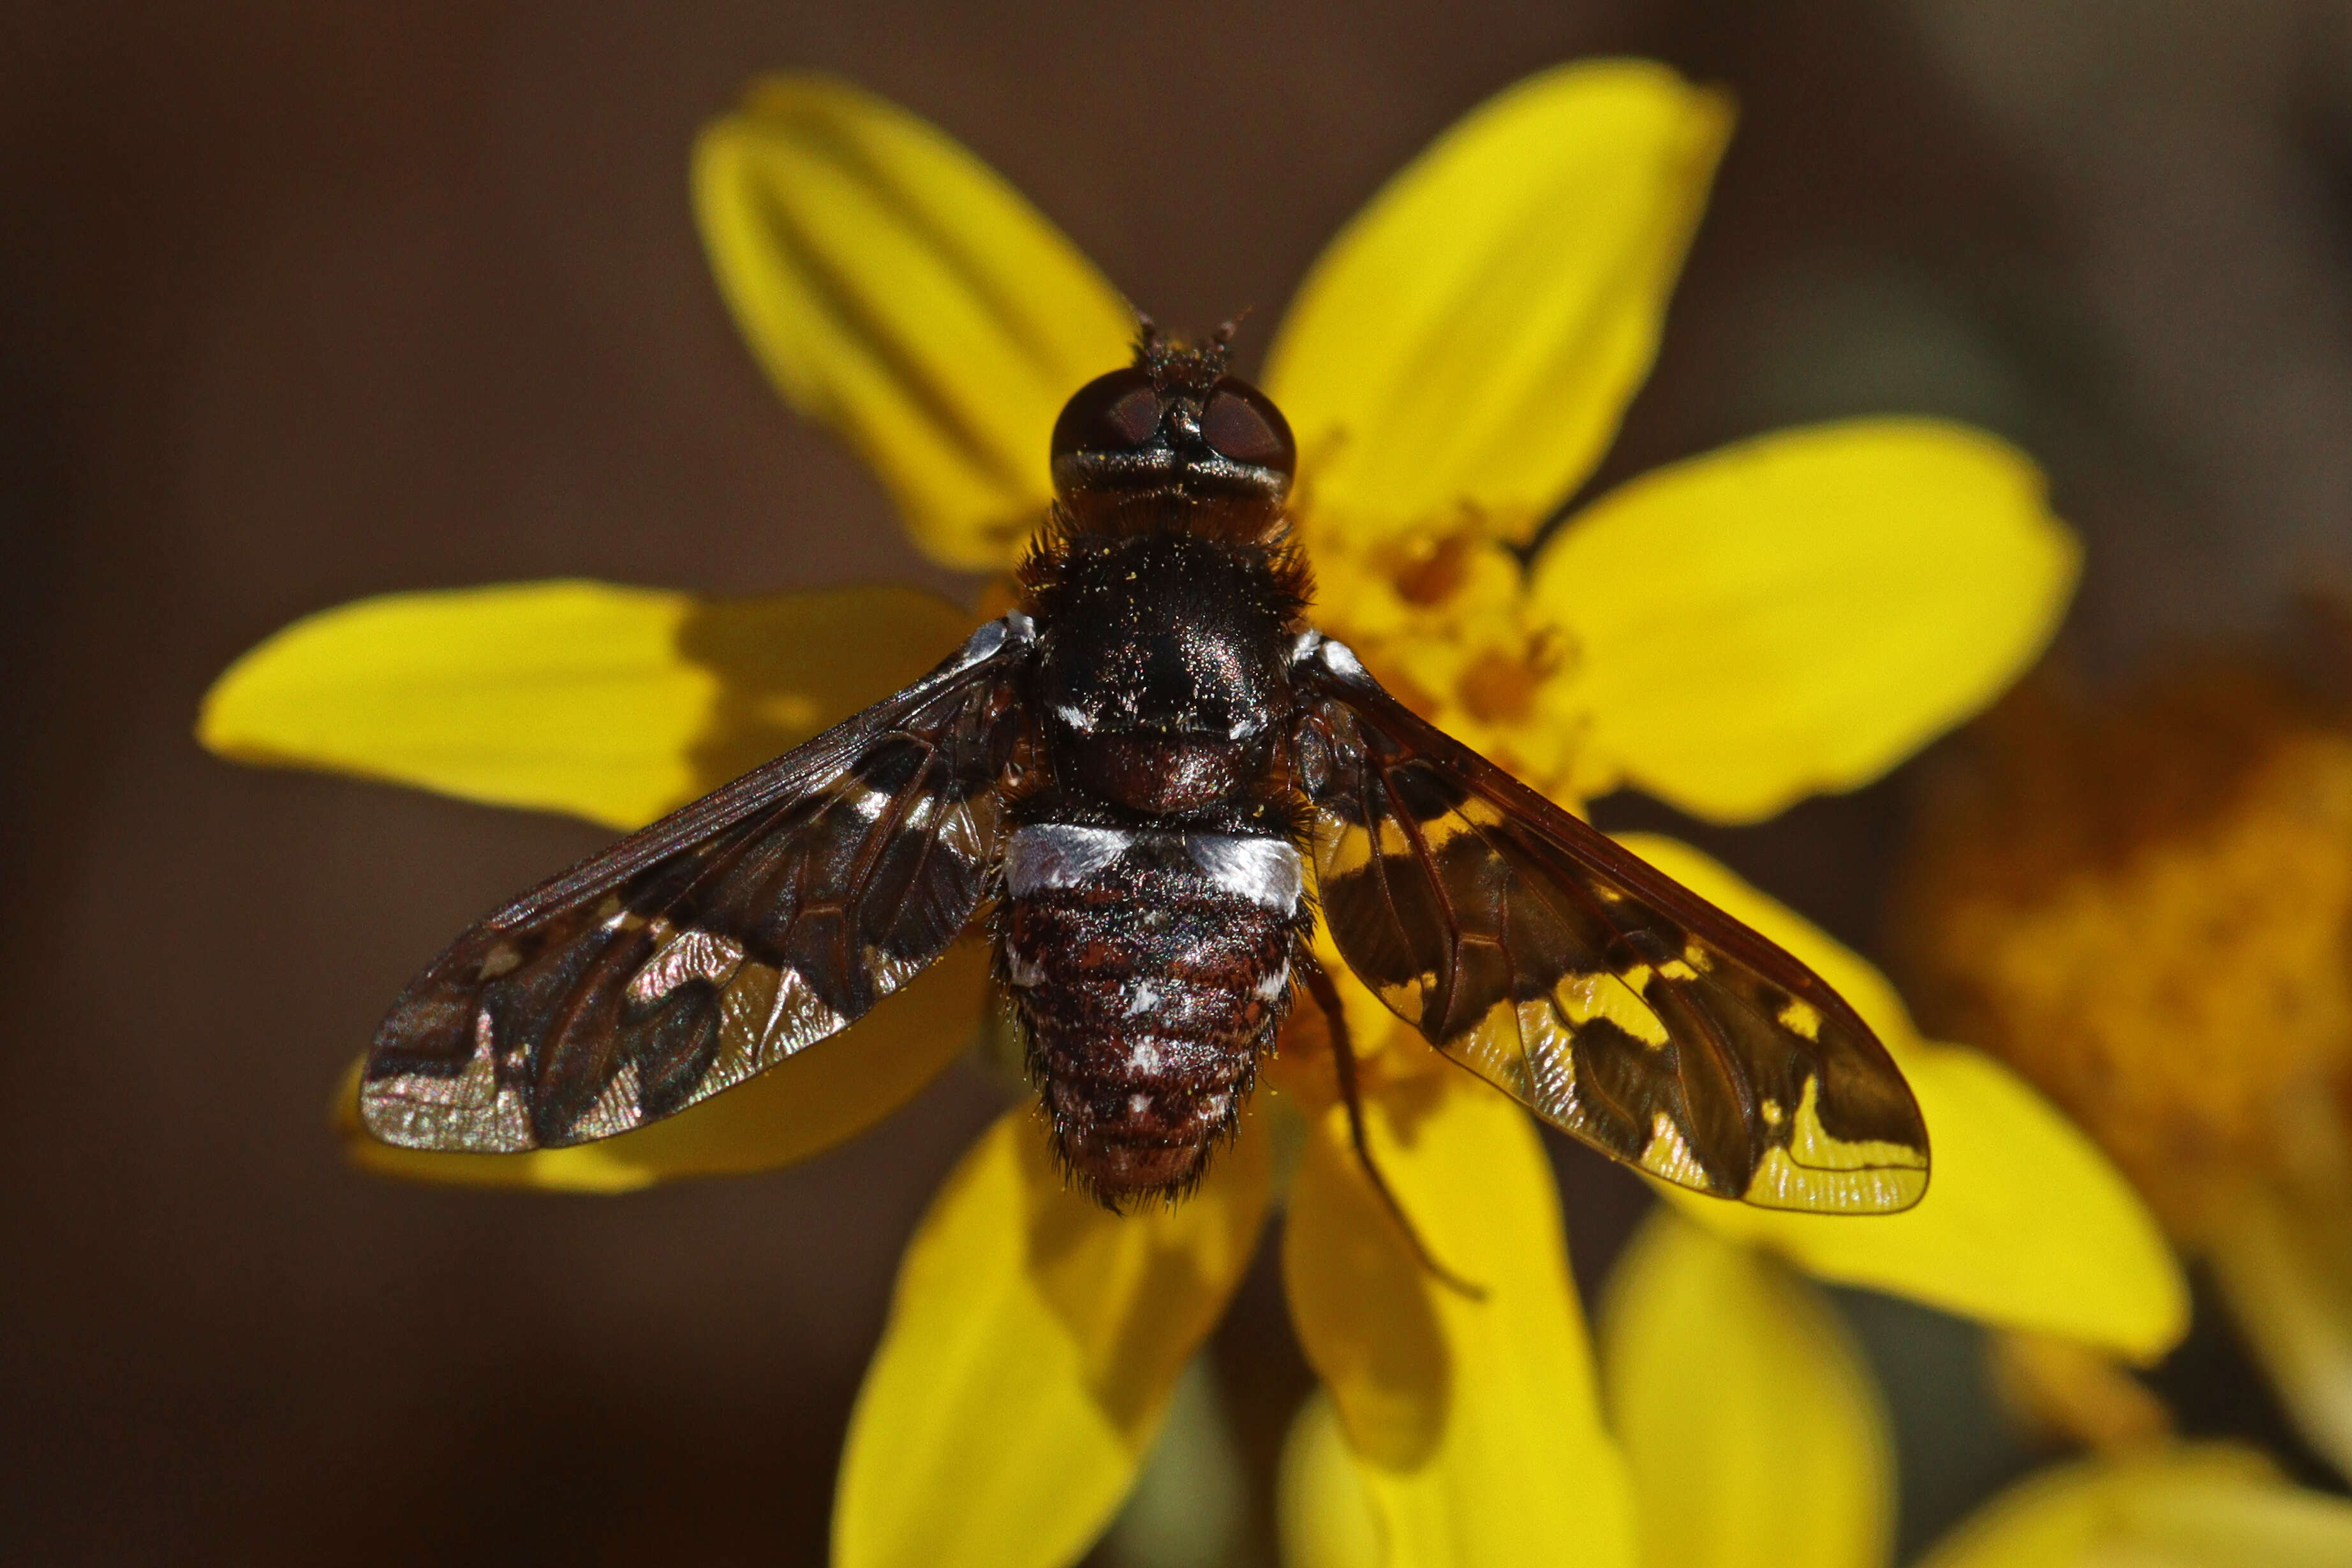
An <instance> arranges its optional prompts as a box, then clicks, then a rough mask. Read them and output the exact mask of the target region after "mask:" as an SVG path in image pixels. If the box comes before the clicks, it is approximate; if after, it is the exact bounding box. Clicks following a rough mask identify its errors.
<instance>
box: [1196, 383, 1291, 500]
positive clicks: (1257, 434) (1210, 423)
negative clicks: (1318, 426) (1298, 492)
mask: <svg viewBox="0 0 2352 1568" xmlns="http://www.w3.org/2000/svg"><path fill="white" fill-rule="evenodd" d="M1201 435H1202V438H1203V439H1205V440H1206V441H1207V442H1208V443H1209V445H1210V446H1211V447H1214V448H1215V449H1216V450H1217V451H1218V452H1220V453H1222V454H1223V456H1225V457H1228V458H1232V459H1233V460H1234V462H1236V463H1247V464H1249V465H1251V466H1252V467H1253V468H1272V469H1274V470H1275V471H1276V473H1279V474H1281V475H1283V476H1284V477H1285V478H1288V477H1289V476H1290V475H1291V474H1292V473H1293V472H1295V471H1296V470H1297V467H1298V448H1297V446H1296V445H1295V444H1294V443H1293V442H1292V440H1291V438H1290V421H1288V420H1287V419H1285V418H1284V417H1283V416H1282V410H1281V409H1279V408H1276V406H1275V405H1274V400H1273V399H1272V398H1270V397H1268V396H1267V395H1265V393H1263V392H1260V391H1259V390H1258V389H1257V388H1256V387H1255V386H1252V385H1251V384H1249V383H1248V382H1245V381H1244V380H1242V379H1241V378H1239V377H1238V376H1231V375H1227V376H1220V377H1219V378H1218V380H1217V384H1216V387H1215V389H1214V390H1213V391H1212V392H1211V393H1210V394H1209V401H1208V404H1207V405H1206V406H1204V407H1203V408H1202V410H1201Z"/></svg>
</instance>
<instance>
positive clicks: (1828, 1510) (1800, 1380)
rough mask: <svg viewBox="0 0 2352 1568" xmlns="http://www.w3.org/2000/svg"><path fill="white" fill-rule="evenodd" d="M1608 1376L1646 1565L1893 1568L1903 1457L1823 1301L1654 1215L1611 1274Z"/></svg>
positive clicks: (1604, 1325)
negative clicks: (1898, 1459)
mask: <svg viewBox="0 0 2352 1568" xmlns="http://www.w3.org/2000/svg"><path fill="white" fill-rule="evenodd" d="M1601 1372H1602V1383H1603V1386H1604V1387H1605V1388H1606V1390H1607V1392H1608V1404H1609V1424H1610V1426H1611V1429H1612V1430H1613V1431H1614V1432H1615V1433H1616V1434H1617V1440H1618V1442H1619V1443H1620V1444H1621V1445H1622V1447H1623V1448H1624V1451H1625V1462H1626V1466H1627V1468H1629V1469H1630V1470H1631V1471H1632V1472H1633V1495H1634V1498H1635V1500H1636V1501H1637V1502H1638V1504H1639V1505H1640V1506H1639V1510H1638V1518H1639V1520H1640V1522H1641V1538H1642V1562H1643V1563H1644V1564H1645V1565H1647V1568H1878V1565H1879V1564H1881V1563H1885V1561H1886V1557H1887V1552H1888V1548H1889V1542H1890V1540H1891V1530H1892V1525H1893V1520H1894V1510H1895V1449H1894V1439H1893V1436H1892V1435H1891V1434H1890V1432H1889V1430H1888V1425H1887V1417H1886V1412H1885V1406H1884V1405H1883V1404H1882V1403H1881V1401H1880V1399H1879V1396H1878V1388H1877V1384H1875V1383H1874V1381H1873V1380H1872V1378H1871V1374H1870V1370H1869V1367H1868V1365H1867V1364H1866V1363H1864V1361H1863V1359H1862V1352H1861V1351H1860V1349H1859V1348H1858V1347H1857V1346H1856V1345H1855V1344H1854V1342H1853V1336H1852V1335H1850V1334H1849V1333H1848V1332H1847V1331H1846V1330H1845V1326H1844V1325H1843V1323H1841V1322H1840V1321H1838V1317H1837V1314H1836V1313H1835V1312H1833V1311H1832V1310H1830V1307H1829V1304H1828V1303H1827V1302H1826V1301H1824V1300H1822V1298H1821V1294H1820V1292H1818V1291H1817V1290H1815V1289H1813V1288H1812V1287H1811V1286H1810V1285H1807V1284H1806V1283H1805V1282H1804V1281H1803V1280H1802V1279H1799V1278H1798V1277H1797V1276H1796V1275H1794V1274H1791V1273H1790V1272H1789V1271H1788V1270H1787V1269H1786V1268H1783V1267H1781V1266H1780V1264H1778V1263H1776V1262H1774V1261H1773V1260H1771V1259H1770V1258H1766V1257H1764V1256H1762V1255H1761V1254H1759V1253H1757V1252H1755V1251H1754V1250H1752V1249H1750V1248H1748V1247H1735V1246H1732V1245H1730V1244H1728V1243H1727V1242H1725V1241H1722V1240H1720V1239H1718V1238H1717V1237H1715V1236H1713V1235H1710V1234H1709V1233H1708V1232H1707V1231H1706V1229H1704V1228H1703V1227H1701V1226H1695V1225H1691V1224H1689V1223H1688V1222H1686V1221H1685V1220H1682V1219H1679V1218H1676V1217H1675V1215H1674V1214H1673V1213H1672V1211H1670V1210H1666V1209H1658V1210H1654V1211H1653V1213H1652V1215H1651V1216H1650V1218H1649V1219H1648V1220H1647V1221H1646V1222H1645V1223H1644V1225H1643V1228H1642V1230H1641V1231H1640V1232H1639V1233H1638V1234H1637V1235H1636V1236H1635V1237H1634V1240H1633V1246H1632V1247H1630V1248H1628V1249H1627V1251H1626V1253H1625V1255H1624V1257H1623V1258H1621V1259H1620V1260H1619V1262H1618V1264H1617V1268H1616V1270H1615V1272H1614V1273H1613V1274H1612V1276H1611V1277H1610V1284H1609V1297H1608V1301H1607V1304H1606V1306H1605V1307H1604V1309H1603V1311H1602V1318H1601Z"/></svg>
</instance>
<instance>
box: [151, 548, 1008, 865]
mask: <svg viewBox="0 0 2352 1568" xmlns="http://www.w3.org/2000/svg"><path fill="white" fill-rule="evenodd" d="M971 620H972V617H971V616H970V615H969V614H968V613H967V612H965V611H963V610H961V609H958V608H957V607H956V606H955V605H951V604H950V603H948V602H947V601H946V600H944V599H941V598H939V597H937V596H936V595H929V594H925V593H921V592H919V591H918V590H916V589H912V588H888V587H886V588H854V589H832V590H827V591H824V592H822V593H814V594H779V595H774V596H772V597H769V598H761V599H740V600H720V601H708V600H699V599H696V598H694V597H692V596H691V595H685V594H672V593H662V592H657V591H656V590H653V589H650V588H625V587H616V586H614V585H612V584H604V583H583V582H555V583H517V584H503V585H500V586H496V587H487V588H460V589H454V590H451V591H448V592H446V593H423V594H392V595H385V596H383V597H382V598H376V599H362V600H360V601H359V602H357V603H356V604H350V605H341V606H339V607H337V608H335V609H331V610H323V611H320V613H319V614H317V615H315V616H309V617H307V618H306V619H303V620H299V621H297V622H295V623H294V624H293V625H292V626H288V627H286V628H285V629H284V630H283V631H280V632H278V634H277V635H275V636H274V637H270V638H268V640H267V641H265V642H263V643H261V644H260V645H259V646H258V647H255V648H254V649H252V650H251V651H250V652H248V653H247V654H246V655H245V656H244V657H243V658H240V659H238V660H237V661H236V663H235V664H233V665H231V666H230V667H229V668H228V669H227V671H226V673H224V674H223V675H222V676H221V678H220V679H219V680H218V681H216V682H215V683H214V686H213V689H212V690H211V691H209V692H207V693H206V694H205V702H204V709H203V712H202V714H201V715H200V716H199V718H198V719H197V721H196V736H197V738H198V739H199V740H201V741H202V742H204V743H205V745H206V746H208V747H210V748H211V749H212V750H213V751H215V752H219V753H220V754H221V755H222V756H225V757H231V758H234V759H236V761H238V762H245V763H267V764H272V765H277V766H287V767H308V768H321V769H325V770H328V771H330V772H333V773H358V774H361V775H362V776H363V777H368V778H379V779H388V780H391V781H393V782H395V783H399V784H415V785H418V786H420V787H422V788H425V789H430V790H436V791H438V792H440V793H441V794H444V795H457V796H458V797H460V798H462V799H466V800H478V801H484V802H488V803H489V804H491V805H520V806H534V807H538V808H540V809H542V810H547V811H563V812H570V813H572V814H573V815H574V816H584V817H587V818H589V819H590V820H591V821H593V822H602V823H606V824H609V825H610V826H614V827H636V826H641V825H643V824H645V823H646V822H649V821H651V820H652V819H653V818H655V817H656V816H660V815H661V814H662V813H664V812H666V811H668V810H670V809H672V808H673V807H676V806H678V805H684V804H686V803H687V802H688V801H689V800H692V799H694V798H695V797H697V796H698V795H705V794H707V793H709V791H711V790H713V789H716V788H717V787H718V786H719V785H720V784H724V783H726V782H727V781H728V780H730V779H731V778H734V777H737V776H738V775H740V774H741V773H747V772H749V771H750V770H751V768H752V767H754V766H756V765H758V764H759V763H763V762H765V761H767V760H768V759H769V758H770V757H772V756H774V755H776V754H777V753H779V752H783V751H786V750H789V749H790V748H791V747H793V746H795V745H798V744H799V743H800V742H803V741H804V740H806V739H808V738H809V737H810V736H812V735H814V734H815V733H817V732H818V731H821V730H824V729H826V728H828V727H829V726H831V725H833V724H835V723H838V722H839V721H841V720H843V719H845V718H846V717H848V716H849V715H850V714H852V713H854V712H856V710H859V709H860V708H863V707H865V706H866V704H868V703H870V702H873V701H874V700H877V699H878V698H881V697H884V696H887V694H889V693H890V692H891V691H894V690H896V689H898V688H899V687H901V686H904V685H906V684H907V683H908V682H909V681H911V680H913V679H915V678H916V677H917V676H919V675H920V674H922V673H923V671H925V670H926V669H928V668H930V667H931V666H932V665H933V664H935V663H937V662H938V661H939V660H940V658H944V657H945V656H946V655H947V654H948V653H949V651H950V650H951V649H952V648H953V647H955V646H956V641H957V639H958V638H960V637H962V636H963V635H965V634H966V633H967V632H968V631H969V630H970V629H971Z"/></svg>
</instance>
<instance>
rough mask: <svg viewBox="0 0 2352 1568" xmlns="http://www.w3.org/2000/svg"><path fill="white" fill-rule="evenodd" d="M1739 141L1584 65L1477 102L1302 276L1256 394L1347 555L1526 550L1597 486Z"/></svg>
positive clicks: (1695, 102)
mask: <svg viewBox="0 0 2352 1568" xmlns="http://www.w3.org/2000/svg"><path fill="white" fill-rule="evenodd" d="M1730 130H1731V107H1730V102H1729V100H1728V99H1727V98H1726V97H1725V96H1724V95H1723V94H1721V93H1718V92H1711V91H1707V90H1704V89H1698V88H1694V87H1692V86H1691V85H1690V84H1689V83H1687V82H1685V81H1684V80H1683V79H1682V78H1680V77H1678V76H1676V75H1675V73H1674V72H1673V71H1672V70H1670V69H1668V68H1666V67H1664V66H1662V65H1656V64H1654V63H1651V62H1649V61H1644V60H1587V61H1579V62H1577V63H1575V64H1572V65H1566V66H1560V67H1558V68H1554V69H1551V70H1548V71H1545V72H1543V73H1542V74H1540V75H1538V76H1534V77H1530V78H1528V79H1527V80H1525V81H1522V82H1520V83H1518V84H1517V86H1515V87H1511V88H1509V89H1506V90H1505V91H1503V92H1501V93H1499V94H1497V95H1496V97H1494V98H1492V99H1489V100H1487V101H1486V103H1484V104H1482V105H1480V106H1479V107H1478V108H1477V109H1475V110H1473V111H1472V112H1471V113H1470V115H1469V116H1468V117H1467V118H1465V119H1464V120H1463V121H1460V122H1459V123H1458V124H1456V125H1455V126H1454V128H1453V129H1451V130H1450V131H1448V132H1445V133H1444V135H1443V136H1441V137H1439V138H1438V140H1437V141H1436V142H1434V143H1433V144H1432V145H1431V146H1430V148H1429V150H1428V151H1427V152H1425V153H1423V154H1422V155H1421V156H1420V157H1419V158H1418V159H1416V160H1415V161H1414V162H1413V163H1411V164H1409V165H1407V166H1406V168H1405V169H1404V170H1403V171H1402V173H1400V174H1397V175H1396V177H1395V178H1393V179H1392V180H1391V181H1390V182H1389V184H1387V186H1386V187H1385V188H1383V189H1382V190H1381V192H1380V194H1379V195H1376V196H1374V197H1373V198H1372V200H1371V203H1370V205H1368V206H1366V207H1365V208H1364V210H1363V211H1362V212H1360V214H1358V215H1357V216H1356V217H1355V218H1354V219H1353V220H1352V221H1351V222H1349V225H1348V226H1347V227H1346V228H1344V229H1342V230H1341V231H1340V232H1339V236H1338V237H1337V238H1335V239H1334V240H1333V241H1332V242H1331V244H1330V246H1329V247H1328V249H1326V250H1325V251H1324V253H1323V255H1322V257H1321V258H1320V259H1319V260H1318V261H1317V262H1316V264H1315V267H1314V269H1313V270H1312V271H1311V272H1309V273H1308V274H1307V281H1306V282H1305V284H1304V285H1302V286H1301V288H1300V289H1299V293H1298V297H1297V300H1295V301H1294V302H1293V304H1292V305H1291V308H1290V313H1289V315H1288V316H1287V317H1286V319H1285V320H1284V321H1283V324H1282V328H1281V331H1280V332H1279V333H1278V334H1277V335H1276V340H1275V342H1274V346H1273V348H1272V349H1271V351H1270V352H1269V353H1268V356H1267V361H1266V371H1265V384H1266V390H1267V391H1268V392H1269V393H1271V394H1272V395H1273V396H1274V398H1275V400H1276V402H1278V403H1279V404H1281V405H1282V407H1283V412H1284V413H1285V414H1286V415H1287V416H1289V419H1290V423H1291V426H1292V428H1293V429H1294V430H1295V431H1296V432H1297V437H1298V441H1299V452H1300V459H1301V460H1300V467H1301V469H1302V471H1303V472H1304V473H1305V474H1306V475H1307V490H1306V494H1307V498H1308V499H1309V500H1310V502H1311V506H1312V510H1313V512H1314V514H1315V515H1318V516H1319V515H1322V514H1323V513H1325V512H1326V511H1327V510H1328V513H1329V514H1330V515H1331V516H1332V517H1334V518H1337V519H1339V520H1341V521H1343V522H1344V524H1345V526H1346V528H1347V529H1348V531H1349V533H1350V534H1351V535H1355V534H1359V533H1361V532H1367V531H1368V532H1370V533H1373V534H1389V533H1396V532H1400V531H1404V530H1406V529H1409V528H1412V527H1414V526H1416V525H1422V526H1436V527H1445V526H1448V525H1451V524H1452V523H1453V522H1454V521H1455V520H1456V519H1457V517H1458V516H1459V514H1460V513H1461V511H1462V510H1463V509H1464V508H1465V506H1467V507H1472V508H1475V509H1476V510H1479V511H1481V512H1484V513H1485V514H1486V517H1487V520H1488V522H1489V524H1490V526H1492V527H1494V528H1496V529H1497V530H1499V531H1503V532H1505V533H1507V534H1509V535H1510V536H1512V537H1514V538H1524V537H1526V536H1527V535H1528V533H1529V532H1530V531H1532V530H1533V529H1534V528H1535V526H1536V524H1538V522H1540V521H1542V520H1543V518H1544V517H1545V515H1546V514H1548V513H1549V511H1550V510H1551V509H1552V508H1553V507H1555V506H1557V505H1559V502H1560V501H1561V500H1563V499H1565V497H1566V496H1567V495H1568V493H1569V491H1570V490H1571V489H1574V488H1575V486H1576V484H1577V482H1578V481H1579V480H1580V479H1582V478H1583V477H1584V476H1585V475H1586V474H1587V473H1589V472H1590V471H1591V468H1592V467H1593V465H1594V463H1595V462H1597V461H1598V460H1599V458H1600V456H1601V452H1602V451H1604V450H1605V449H1606V448H1607V447H1608V445H1609V443H1610V441H1611V440H1612V438H1613V437H1615V435H1616V432H1617V424H1618V420H1619V418H1620V416H1622V414H1623V412H1624V408H1625V405H1626V402H1627V401H1628V400H1629V399H1630V398H1631V397H1632V396H1633V391H1634V388H1636V387H1637V386H1639V385H1640V384H1641V382H1642V378H1643V376H1644V375H1646V374H1648V373H1649V368H1650V362H1651V359H1652V357H1653V355H1654V353H1655V352H1656V348H1657V340H1658V331H1659V323H1660V321H1662V319H1663V318H1664V313H1665V305H1666V297H1667V295H1668V294H1669V293H1670V292H1671V291H1672V289H1673V288H1674V280H1675V274H1676V273H1677V272H1678V271H1679V270H1680V268H1681V266H1682V259H1683V253H1684V251H1685V248H1686V247H1688V245H1689V243H1690V237H1691V234H1692V232H1693V230H1694V229H1696V226H1697V224H1698V217H1699V212H1700V210H1701V208H1702V207H1703V206H1704V205H1705V203H1706V191H1707V185H1708V183H1709V182H1710V181H1711V180H1712V179H1713V177H1714V174H1715V165H1716V160H1717V158H1718V157H1719V156H1721V154H1722V152H1723V146H1724V142H1725V141H1726V139H1727V137H1728V136H1729V134H1730Z"/></svg>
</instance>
